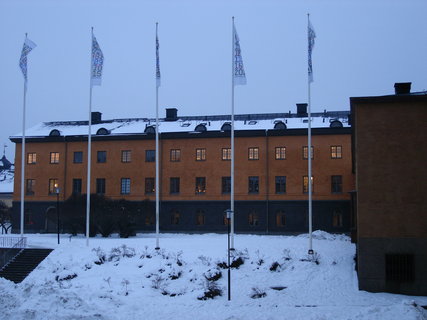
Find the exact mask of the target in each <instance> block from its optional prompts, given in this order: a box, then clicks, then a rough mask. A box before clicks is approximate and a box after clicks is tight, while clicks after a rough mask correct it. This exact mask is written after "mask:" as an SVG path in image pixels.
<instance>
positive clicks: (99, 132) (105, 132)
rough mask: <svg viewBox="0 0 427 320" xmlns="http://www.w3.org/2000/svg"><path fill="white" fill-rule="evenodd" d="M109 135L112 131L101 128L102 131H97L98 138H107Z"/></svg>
mask: <svg viewBox="0 0 427 320" xmlns="http://www.w3.org/2000/svg"><path fill="white" fill-rule="evenodd" d="M109 134H110V131H109V130H107V129H105V128H100V129H98V131H96V135H97V136H106V135H109Z"/></svg>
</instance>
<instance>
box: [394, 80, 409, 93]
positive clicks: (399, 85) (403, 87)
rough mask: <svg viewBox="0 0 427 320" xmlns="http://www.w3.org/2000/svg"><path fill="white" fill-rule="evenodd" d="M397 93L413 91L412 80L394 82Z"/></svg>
mask: <svg viewBox="0 0 427 320" xmlns="http://www.w3.org/2000/svg"><path fill="white" fill-rule="evenodd" d="M394 93H395V94H409V93H411V82H396V83H395V84H394Z"/></svg>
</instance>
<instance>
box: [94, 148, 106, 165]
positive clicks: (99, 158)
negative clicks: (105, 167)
mask: <svg viewBox="0 0 427 320" xmlns="http://www.w3.org/2000/svg"><path fill="white" fill-rule="evenodd" d="M96 162H98V163H105V162H107V151H98V152H97V156H96Z"/></svg>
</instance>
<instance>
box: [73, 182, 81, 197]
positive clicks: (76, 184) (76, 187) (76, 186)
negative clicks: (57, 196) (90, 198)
mask: <svg viewBox="0 0 427 320" xmlns="http://www.w3.org/2000/svg"><path fill="white" fill-rule="evenodd" d="M81 193H82V179H73V194H81Z"/></svg>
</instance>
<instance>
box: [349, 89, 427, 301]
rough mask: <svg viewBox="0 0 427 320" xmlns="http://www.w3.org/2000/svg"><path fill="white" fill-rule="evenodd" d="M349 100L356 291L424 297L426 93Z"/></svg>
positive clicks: (398, 92) (426, 278) (426, 262)
mask: <svg viewBox="0 0 427 320" xmlns="http://www.w3.org/2000/svg"><path fill="white" fill-rule="evenodd" d="M395 88H396V94H394V95H388V96H378V97H359V98H351V99H350V102H351V112H352V113H351V119H352V129H353V155H354V170H355V177H356V191H357V194H356V197H355V198H356V201H355V204H356V212H357V213H356V217H357V223H356V226H357V254H358V276H359V288H360V289H361V290H367V291H373V292H383V291H388V292H394V293H403V294H412V295H427V274H426V272H425V271H426V270H427V201H426V200H425V189H426V181H427V167H426V163H427V152H426V150H427V135H426V118H427V92H421V93H410V84H409V83H403V84H396V85H395Z"/></svg>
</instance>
